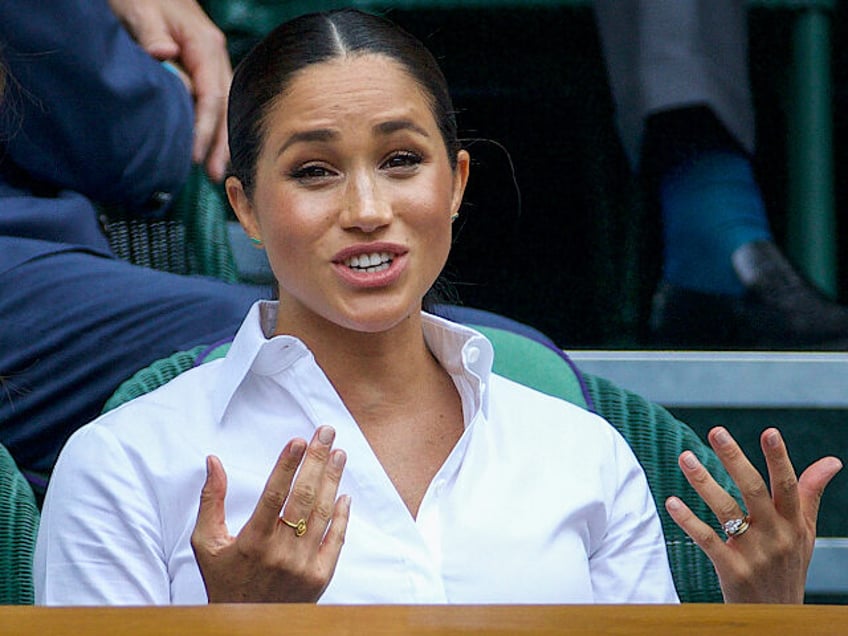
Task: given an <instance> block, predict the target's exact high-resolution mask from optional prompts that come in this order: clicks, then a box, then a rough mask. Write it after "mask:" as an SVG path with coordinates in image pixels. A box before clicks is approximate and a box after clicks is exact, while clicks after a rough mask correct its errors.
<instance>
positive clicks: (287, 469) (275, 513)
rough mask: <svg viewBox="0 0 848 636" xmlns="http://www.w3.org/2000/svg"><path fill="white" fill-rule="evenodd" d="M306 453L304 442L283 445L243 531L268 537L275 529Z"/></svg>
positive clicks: (294, 440)
mask: <svg viewBox="0 0 848 636" xmlns="http://www.w3.org/2000/svg"><path fill="white" fill-rule="evenodd" d="M305 451H306V440H303V439H300V438H295V439H293V440H291V441H289V443H288V444H286V445H285V447H284V448H283V450H282V452H281V453H280V456H279V457H278V458H277V461H276V463H275V464H274V468H273V469H272V470H271V474H270V475H269V476H268V480H267V481H266V482H265V487H264V488H263V489H262V495H261V496H260V497H259V502H258V503H257V504H256V508H255V509H254V510H253V514H252V515H251V516H250V519H249V520H248V522H247V524H246V525H245V530H247V531H248V532H258V533H259V534H260V535H261V536H269V535H270V534H271V533H273V532H274V531H275V530H276V528H277V523H278V521H279V518H280V510H282V508H283V503H285V501H286V497H288V495H289V492H290V489H291V484H292V480H293V479H294V475H295V473H296V472H297V467H298V466H299V465H300V461H301V459H302V458H303V454H304V452H305Z"/></svg>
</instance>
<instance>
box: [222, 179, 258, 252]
mask: <svg viewBox="0 0 848 636" xmlns="http://www.w3.org/2000/svg"><path fill="white" fill-rule="evenodd" d="M225 187H226V189H227V198H228V199H229V200H230V205H231V206H232V208H233V210H234V211H235V213H236V217H238V220H239V223H241V227H242V229H243V230H244V231H245V233H246V234H247V235H248V236H249V237H252V238H257V239H260V240H261V239H262V230H261V229H260V227H259V222H258V221H257V219H256V213H255V212H254V210H253V204H252V203H251V202H250V199H249V198H248V196H247V194H246V193H245V191H244V187H243V186H242V184H241V181H240V180H239V179H238V178H237V177H227V181H226V182H225Z"/></svg>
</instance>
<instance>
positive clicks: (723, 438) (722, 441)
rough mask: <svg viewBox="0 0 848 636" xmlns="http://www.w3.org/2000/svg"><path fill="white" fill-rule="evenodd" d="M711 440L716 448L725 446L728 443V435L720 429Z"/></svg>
mask: <svg viewBox="0 0 848 636" xmlns="http://www.w3.org/2000/svg"><path fill="white" fill-rule="evenodd" d="M713 439H714V440H715V443H716V445H718V446H727V445H728V444H729V443H730V435H729V434H728V432H727V431H726V430H724V429H723V428H720V429H718V430H717V431H716V433H715V435H714V436H713Z"/></svg>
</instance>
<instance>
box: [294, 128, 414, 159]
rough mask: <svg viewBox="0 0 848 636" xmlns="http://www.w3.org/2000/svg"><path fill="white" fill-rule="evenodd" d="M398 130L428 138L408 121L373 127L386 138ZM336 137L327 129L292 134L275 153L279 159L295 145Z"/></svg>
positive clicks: (333, 132) (332, 131) (335, 134)
mask: <svg viewBox="0 0 848 636" xmlns="http://www.w3.org/2000/svg"><path fill="white" fill-rule="evenodd" d="M400 130H411V131H412V132H415V133H418V134H419V135H422V136H423V137H429V136H430V135H429V134H428V133H427V131H426V130H424V129H423V128H421V126H419V125H418V124H416V123H415V122H413V121H411V120H409V119H392V120H390V121H385V122H381V123H379V124H377V125H376V126H374V131H375V132H376V133H377V134H379V135H382V136H388V135H391V134H392V133H396V132H398V131H400ZM338 136H339V134H338V133H337V132H336V131H334V130H330V129H329V128H316V129H315V130H304V131H301V132H296V133H292V134H291V135H289V137H288V138H286V140H285V141H284V142H283V145H282V146H280V149H279V150H278V151H277V156H278V157H279V156H280V155H281V154H283V153H284V152H285V151H286V150H287V149H288V148H290V147H291V146H293V145H294V144H297V143H309V142H326V141H332V140H333V139H336V138H338Z"/></svg>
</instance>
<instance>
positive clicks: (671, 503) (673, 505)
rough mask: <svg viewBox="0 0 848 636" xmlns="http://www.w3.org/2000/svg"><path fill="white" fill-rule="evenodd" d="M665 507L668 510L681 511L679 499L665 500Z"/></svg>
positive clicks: (670, 498)
mask: <svg viewBox="0 0 848 636" xmlns="http://www.w3.org/2000/svg"><path fill="white" fill-rule="evenodd" d="M665 507H666V508H667V509H668V510H680V501H678V499H677V497H669V498H668V499H666V500H665Z"/></svg>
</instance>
